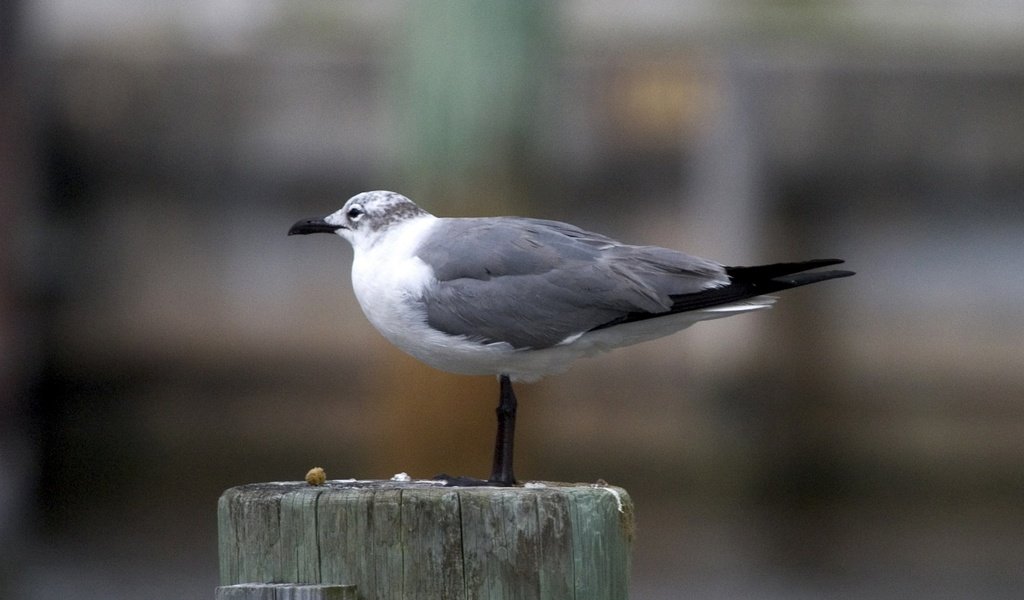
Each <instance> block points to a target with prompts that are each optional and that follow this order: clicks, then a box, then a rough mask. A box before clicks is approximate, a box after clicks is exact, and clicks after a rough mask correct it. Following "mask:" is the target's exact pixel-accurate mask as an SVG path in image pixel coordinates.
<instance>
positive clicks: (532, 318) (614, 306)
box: [417, 217, 729, 348]
mask: <svg viewBox="0 0 1024 600" xmlns="http://www.w3.org/2000/svg"><path fill="white" fill-rule="evenodd" d="M434 231H435V235H433V236H431V239H430V240H428V241H427V242H426V243H424V244H423V245H422V247H421V248H420V249H419V250H418V251H417V256H419V258H420V259H422V260H423V261H424V262H426V263H427V264H428V265H430V266H431V267H432V268H433V270H434V274H435V277H436V278H437V283H436V285H433V286H430V287H429V289H428V290H427V291H426V292H425V293H424V297H423V301H424V303H425V305H426V309H427V322H428V324H429V325H430V326H431V327H433V328H435V329H438V330H441V331H444V332H446V333H449V334H452V335H464V336H467V337H469V338H471V339H475V340H478V341H481V342H485V343H491V342H507V343H509V344H511V345H512V346H514V347H516V348H546V347H549V346H553V345H555V344H558V343H559V342H561V341H563V340H565V339H566V338H568V337H570V336H572V335H575V334H579V333H583V332H586V331H590V330H591V329H594V328H596V327H600V326H601V325H603V324H606V323H609V322H611V321H615V320H616V319H620V318H622V317H624V316H625V315H629V314H635V313H652V314H657V313H663V312H667V311H669V310H670V309H671V308H672V306H673V299H672V296H679V295H685V294H693V293H697V292H700V291H702V290H706V289H709V288H713V287H718V286H721V285H725V284H726V283H728V281H729V279H728V276H727V275H726V274H725V270H724V268H723V267H722V266H721V265H719V264H718V263H715V262H712V261H708V260H704V259H701V258H697V257H693V256H689V255H687V254H684V253H682V252H677V251H675V250H669V249H666V248H658V247H653V246H629V245H625V244H620V243H619V242H616V241H615V240H612V239H611V238H607V237H605V236H602V235H599V234H595V233H590V232H587V231H584V230H582V229H579V228H577V227H574V226H572V225H568V224H566V223H559V222H556V221H544V220H539V219H519V218H512V217H498V218H490V219H443V220H441V221H440V222H439V223H438V225H437V228H436V229H435V230H434Z"/></svg>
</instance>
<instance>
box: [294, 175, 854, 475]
mask: <svg viewBox="0 0 1024 600" xmlns="http://www.w3.org/2000/svg"><path fill="white" fill-rule="evenodd" d="M311 233H334V234H337V235H339V236H341V237H342V238H344V239H345V240H347V241H348V242H349V243H350V244H351V245H352V248H353V261H352V289H353V291H354V293H355V296H356V299H357V300H358V301H359V306H360V307H362V309H363V313H365V315H366V318H367V319H369V321H370V322H371V323H372V324H373V325H374V327H376V328H377V330H378V331H380V333H381V334H382V335H383V336H384V337H385V338H387V340H388V341H390V342H391V343H392V344H394V345H395V346H398V347H399V348H400V349H402V350H403V351H405V352H407V353H408V354H410V355H412V356H414V357H415V358H417V359H419V360H421V361H422V362H424V363H426V364H428V365H430V366H432V367H434V368H436V369H440V370H442V371H448V372H451V373H460V374H465V375H494V376H497V377H498V379H499V388H500V393H499V400H498V408H497V416H498V429H497V436H496V438H495V447H494V461H493V468H492V470H491V475H490V477H489V478H488V479H487V480H476V479H470V478H465V477H456V478H449V477H448V476H446V475H439V476H438V477H439V478H443V479H447V480H449V484H450V485H472V484H479V485H494V486H512V485H515V484H516V478H515V475H514V473H513V468H512V454H513V452H512V451H513V438H514V435H515V417H516V407H517V400H516V396H515V392H514V391H513V389H512V383H513V382H517V381H524V382H530V381H536V380H537V379H539V378H541V377H543V376H545V375H549V374H552V373H558V372H561V371H564V370H566V369H567V368H568V367H569V365H570V364H571V363H572V362H573V361H575V360H576V359H578V358H583V357H588V356H593V355H595V354H599V353H601V352H605V351H608V350H612V349H614V348H619V347H622V346H629V345H632V344H637V343H640V342H645V341H648V340H653V339H656V338H660V337H663V336H666V335H670V334H673V333H676V332H678V331H680V330H682V329H685V328H687V327H689V326H690V325H693V324H694V323H697V322H698V321H706V320H710V319H718V318H722V317H729V316H732V315H737V314H741V313H746V312H750V311H755V310H761V309H764V308H767V307H769V306H771V305H772V303H773V302H774V301H775V299H774V298H773V297H772V296H769V295H768V294H772V293H775V292H779V291H781V290H787V289H790V288H795V287H799V286H803V285H808V284H811V283H817V282H819V281H826V280H829V279H836V278H840V277H849V276H850V275H853V274H854V273H853V272H851V271H841V270H829V271H814V272H808V271H810V270H811V269H817V268H820V267H826V266H830V265H836V264H839V263H842V262H843V261H842V260H839V259H831V258H830V259H817V260H807V261H802V262H792V263H776V264H769V265H761V266H755V267H728V266H723V265H721V264H719V263H717V262H714V261H711V260H707V259H704V258H699V257H696V256H691V255H689V254H684V253H683V252H679V251H676V250H670V249H668V248H660V247H657V246H633V245H629V244H624V243H622V242H618V241H616V240H613V239H611V238H609V237H606V236H603V235H601V234H598V233H592V232H589V231H585V230H583V229H580V228H579V227H576V226H575V225H570V224H568V223H561V222H558V221H548V220H542V219H531V218H521V217H489V218H487V217H485V218H441V217H435V216H434V215H432V214H430V213H428V212H427V211H425V210H423V209H422V208H420V207H419V206H418V205H416V204H415V203H413V201H412V200H410V199H408V198H406V197H405V196H403V195H401V194H397V193H395V192H388V191H372V192H363V193H361V194H358V195H356V196H353V197H352V198H350V199H349V200H348V201H347V202H346V203H345V205H344V206H342V208H341V209H340V210H338V211H336V212H334V213H331V214H330V215H327V216H326V217H317V218H311V219H303V220H300V221H298V222H297V223H295V224H294V225H292V227H291V229H289V231H288V235H305V234H311Z"/></svg>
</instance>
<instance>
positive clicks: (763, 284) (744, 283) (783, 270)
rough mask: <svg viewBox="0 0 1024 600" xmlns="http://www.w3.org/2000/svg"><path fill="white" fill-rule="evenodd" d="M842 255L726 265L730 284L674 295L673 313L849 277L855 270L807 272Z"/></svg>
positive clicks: (824, 265) (839, 262)
mask: <svg viewBox="0 0 1024 600" xmlns="http://www.w3.org/2000/svg"><path fill="white" fill-rule="evenodd" d="M842 262H843V261H842V260H840V259H838V258H819V259H815V260H806V261H803V262H793V263H775V264H771V265H760V266H756V267H726V268H725V273H726V275H728V276H729V283H728V285H724V286H722V287H718V288H712V289H709V290H705V291H703V292H699V293H697V294H687V295H684V296H677V297H674V298H673V299H672V300H673V303H672V310H671V312H674V313H676V312H686V311H690V310H700V309H702V308H711V307H713V306H719V305H722V304H729V303H731V302H738V301H740V300H746V299H747V298H753V297H755V296H763V295H765V294H772V293H775V292H779V291H782V290H788V289H791V288H795V287H800V286H802V285H810V284H812V283H818V282H820V281H828V280H829V279H838V278H840V277H849V276H851V275H853V274H854V273H853V271H842V270H832V271H817V272H814V273H806V272H805V271H810V270H811V269H817V268H820V267H827V266H831V265H838V264H841V263H842Z"/></svg>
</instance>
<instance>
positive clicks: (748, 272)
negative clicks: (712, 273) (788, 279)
mask: <svg viewBox="0 0 1024 600" xmlns="http://www.w3.org/2000/svg"><path fill="white" fill-rule="evenodd" d="M844 262H846V261H844V260H843V259H841V258H816V259H813V260H804V261H800V262H785V263H773V264H770V265H758V266H755V267H726V268H725V272H726V274H727V275H728V276H729V277H730V278H732V279H733V280H737V281H763V280H765V279H775V278H777V277H782V276H784V275H792V274H793V273H801V272H803V271H810V270H812V269H820V268H822V267H830V266H832V265H841V264H843V263H844ZM830 272H832V271H830ZM835 272H837V273H838V272H843V273H850V274H851V275H852V274H853V273H852V272H850V271H835ZM843 277H848V275H843Z"/></svg>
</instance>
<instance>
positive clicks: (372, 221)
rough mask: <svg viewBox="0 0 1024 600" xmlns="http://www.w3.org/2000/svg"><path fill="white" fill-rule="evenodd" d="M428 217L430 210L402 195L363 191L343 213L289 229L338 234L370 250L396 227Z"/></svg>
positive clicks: (301, 231)
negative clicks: (418, 218) (389, 230)
mask: <svg viewBox="0 0 1024 600" xmlns="http://www.w3.org/2000/svg"><path fill="white" fill-rule="evenodd" d="M428 215H429V213H427V211H425V210H423V209H422V208H420V207H419V206H416V204H415V203H414V202H413V201H412V200H410V199H408V198H406V197H405V196H403V195H401V194H396V193H395V192H387V191H375V192H363V193H361V194H357V195H355V196H352V197H351V198H349V199H348V202H346V203H345V205H344V206H342V207H341V209H340V210H338V211H336V212H333V213H331V214H329V215H327V216H326V217H314V218H312V219H302V220H301V221H298V222H297V223H295V224H294V225H292V227H291V229H289V230H288V235H306V234H310V233H336V234H338V235H340V236H341V237H343V238H345V239H346V240H348V241H349V243H350V244H352V246H353V247H368V246H372V245H373V244H374V243H376V241H377V240H378V239H380V237H381V236H382V235H383V234H384V233H385V232H387V230H388V229H390V228H391V227H392V226H393V225H396V224H399V223H403V222H405V221H408V220H410V219H415V218H417V217H422V216H428Z"/></svg>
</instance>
